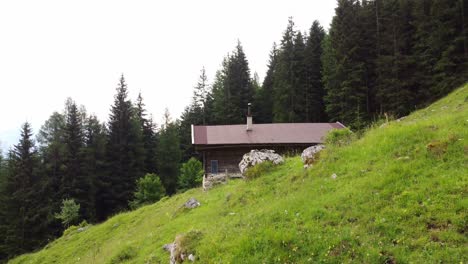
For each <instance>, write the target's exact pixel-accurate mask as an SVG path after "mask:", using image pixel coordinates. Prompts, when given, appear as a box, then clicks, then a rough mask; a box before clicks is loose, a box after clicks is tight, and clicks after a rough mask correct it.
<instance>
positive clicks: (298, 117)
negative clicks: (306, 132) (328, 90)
mask: <svg viewBox="0 0 468 264" xmlns="http://www.w3.org/2000/svg"><path fill="white" fill-rule="evenodd" d="M304 52H305V43H304V37H303V36H302V33H301V32H300V31H298V32H297V33H296V36H295V38H294V49H293V60H292V75H293V76H292V91H291V95H292V100H291V103H292V109H293V112H294V115H293V117H292V118H291V119H290V120H289V122H304V121H306V113H307V105H306V96H307V86H306V85H307V83H306V82H307V76H306V74H307V73H306V67H307V66H306V64H305V53H304Z"/></svg>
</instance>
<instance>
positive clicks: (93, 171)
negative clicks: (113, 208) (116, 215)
mask: <svg viewBox="0 0 468 264" xmlns="http://www.w3.org/2000/svg"><path fill="white" fill-rule="evenodd" d="M84 140H85V141H84V148H83V159H84V160H83V167H82V172H83V174H84V175H86V178H87V179H88V181H89V183H90V189H89V191H88V194H89V198H88V199H89V203H90V204H92V205H93V206H94V208H93V209H92V210H89V211H88V213H89V215H88V216H87V217H88V218H87V221H91V222H94V221H96V220H97V213H98V212H97V211H98V210H101V209H102V208H97V206H98V205H99V202H98V200H97V199H96V195H97V191H98V190H99V186H98V184H99V182H98V179H102V178H105V176H106V174H105V173H106V140H107V138H106V127H105V125H104V124H101V123H100V122H99V120H98V119H97V117H96V116H95V115H91V116H89V117H88V118H87V119H86V122H85V124H84Z"/></svg>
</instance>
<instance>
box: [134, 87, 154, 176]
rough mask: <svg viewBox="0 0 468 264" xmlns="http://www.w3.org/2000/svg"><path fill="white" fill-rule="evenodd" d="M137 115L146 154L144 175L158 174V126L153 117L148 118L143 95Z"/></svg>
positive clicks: (140, 98) (138, 105)
mask: <svg viewBox="0 0 468 264" xmlns="http://www.w3.org/2000/svg"><path fill="white" fill-rule="evenodd" d="M136 115H137V118H138V119H139V121H140V126H141V131H142V136H143V148H144V152H145V157H144V159H145V168H144V173H145V174H146V173H157V172H158V169H157V158H156V145H157V135H156V124H154V122H153V118H152V117H147V114H146V109H145V104H144V103H143V98H142V97H141V93H139V94H138V98H137V103H136Z"/></svg>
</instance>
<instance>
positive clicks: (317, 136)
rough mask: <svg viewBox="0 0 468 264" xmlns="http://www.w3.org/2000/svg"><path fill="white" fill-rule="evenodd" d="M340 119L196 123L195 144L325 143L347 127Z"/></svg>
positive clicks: (193, 140)
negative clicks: (248, 125) (332, 132)
mask: <svg viewBox="0 0 468 264" xmlns="http://www.w3.org/2000/svg"><path fill="white" fill-rule="evenodd" d="M344 127H345V126H344V125H343V124H341V123H339V122H337V123H279V124H253V125H252V130H250V131H247V130H246V125H245V124H244V125H223V126H192V144H194V145H229V144H232V145H234V144H301V143H306V144H307V143H323V139H324V136H325V135H326V133H327V132H328V131H330V130H331V129H333V128H344Z"/></svg>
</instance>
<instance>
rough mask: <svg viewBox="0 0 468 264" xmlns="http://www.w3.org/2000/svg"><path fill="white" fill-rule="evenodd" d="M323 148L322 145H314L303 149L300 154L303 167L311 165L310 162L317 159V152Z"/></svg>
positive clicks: (312, 162)
mask: <svg viewBox="0 0 468 264" xmlns="http://www.w3.org/2000/svg"><path fill="white" fill-rule="evenodd" d="M324 148H325V146H324V145H315V146H312V147H308V148H306V149H304V151H303V152H302V154H301V159H302V163H304V168H308V167H311V166H312V164H314V162H315V161H316V160H317V159H318V156H319V155H318V153H319V152H320V151H322V150H323V149H324Z"/></svg>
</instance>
